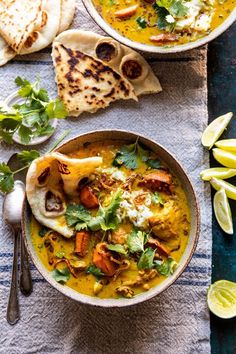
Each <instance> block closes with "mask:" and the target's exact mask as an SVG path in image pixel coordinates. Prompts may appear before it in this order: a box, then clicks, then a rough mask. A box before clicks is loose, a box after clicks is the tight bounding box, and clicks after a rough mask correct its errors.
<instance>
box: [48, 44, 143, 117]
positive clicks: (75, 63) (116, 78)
mask: <svg viewBox="0 0 236 354" xmlns="http://www.w3.org/2000/svg"><path fill="white" fill-rule="evenodd" d="M52 57H53V62H54V67H55V72H56V82H57V85H58V95H59V97H60V98H61V100H62V101H63V102H64V104H65V107H66V109H67V110H68V112H69V114H70V115H71V116H79V115H80V114H81V113H82V112H91V113H93V112H96V111H97V110H98V109H99V108H105V107H107V106H109V104H110V103H111V102H113V101H115V100H118V99H124V100H128V99H131V98H132V99H134V100H136V101H137V97H136V95H135V94H134V90H133V87H132V85H131V84H130V83H129V81H128V80H126V79H125V78H123V77H122V76H121V75H120V74H118V73H117V72H116V71H114V70H113V69H112V68H110V67H109V66H107V65H105V64H104V63H103V62H101V61H100V60H96V59H94V58H93V57H91V56H90V55H87V54H84V53H82V52H81V51H79V50H72V49H70V48H67V47H66V46H65V45H63V44H60V43H57V42H54V43H53V51H52Z"/></svg>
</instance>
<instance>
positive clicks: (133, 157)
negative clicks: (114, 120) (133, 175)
mask: <svg viewBox="0 0 236 354" xmlns="http://www.w3.org/2000/svg"><path fill="white" fill-rule="evenodd" d="M148 156H149V151H147V150H145V149H143V148H142V146H141V145H139V144H138V139H137V140H136V142H135V143H134V144H130V145H126V146H122V148H121V149H120V150H119V151H118V152H117V154H116V156H115V159H114V160H113V163H112V164H113V166H117V167H120V166H121V165H125V166H126V167H127V168H129V169H130V170H135V169H136V168H138V166H139V160H141V161H147V160H148Z"/></svg>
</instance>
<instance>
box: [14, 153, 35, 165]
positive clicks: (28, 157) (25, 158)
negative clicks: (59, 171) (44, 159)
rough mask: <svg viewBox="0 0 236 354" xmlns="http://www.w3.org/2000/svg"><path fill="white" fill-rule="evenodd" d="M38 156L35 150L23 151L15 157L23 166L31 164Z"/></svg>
mask: <svg viewBox="0 0 236 354" xmlns="http://www.w3.org/2000/svg"><path fill="white" fill-rule="evenodd" d="M39 156H40V153H39V152H38V151H37V150H29V151H26V150H23V151H21V152H19V153H18V154H17V157H18V158H19V159H20V161H22V162H23V163H25V164H28V163H31V162H32V161H34V160H35V159H37V158H38V157H39Z"/></svg>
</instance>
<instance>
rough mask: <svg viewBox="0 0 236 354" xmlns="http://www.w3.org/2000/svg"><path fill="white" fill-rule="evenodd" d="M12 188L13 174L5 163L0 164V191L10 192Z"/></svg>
mask: <svg viewBox="0 0 236 354" xmlns="http://www.w3.org/2000/svg"><path fill="white" fill-rule="evenodd" d="M13 187H14V178H13V172H12V170H11V169H10V167H8V166H7V165H6V164H5V162H1V163H0V189H1V191H2V192H4V193H8V192H10V191H11V190H12V189H13Z"/></svg>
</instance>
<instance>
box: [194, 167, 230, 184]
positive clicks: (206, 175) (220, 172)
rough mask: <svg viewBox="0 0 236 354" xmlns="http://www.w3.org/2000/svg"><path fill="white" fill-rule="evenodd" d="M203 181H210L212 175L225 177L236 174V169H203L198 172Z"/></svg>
mask: <svg viewBox="0 0 236 354" xmlns="http://www.w3.org/2000/svg"><path fill="white" fill-rule="evenodd" d="M200 176H201V178H202V179H203V181H210V179H211V178H212V177H216V178H220V179H227V178H231V177H234V176H236V169H234V168H227V167H214V168H208V169H206V170H203V171H202V172H201V173H200Z"/></svg>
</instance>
